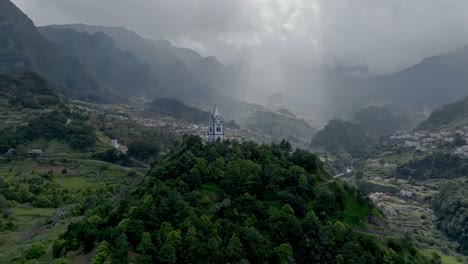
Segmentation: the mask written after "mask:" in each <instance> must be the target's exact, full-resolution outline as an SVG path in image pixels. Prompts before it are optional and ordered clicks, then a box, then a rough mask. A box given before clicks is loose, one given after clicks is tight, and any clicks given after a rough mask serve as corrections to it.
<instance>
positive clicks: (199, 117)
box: [149, 97, 210, 124]
mask: <svg viewBox="0 0 468 264" xmlns="http://www.w3.org/2000/svg"><path fill="white" fill-rule="evenodd" d="M149 110H150V111H153V112H155V113H160V114H163V115H168V116H172V117H175V118H177V119H181V120H185V121H187V122H190V123H196V124H201V123H203V124H208V120H209V118H210V113H208V112H205V111H202V110H199V109H197V108H194V107H191V106H188V105H186V104H184V103H182V102H181V101H179V100H177V99H175V98H171V97H161V98H157V99H155V100H154V101H153V102H151V103H150V105H149Z"/></svg>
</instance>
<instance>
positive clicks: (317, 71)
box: [14, 0, 468, 116]
mask: <svg viewBox="0 0 468 264" xmlns="http://www.w3.org/2000/svg"><path fill="white" fill-rule="evenodd" d="M14 2H15V4H17V5H18V6H19V7H20V8H21V9H22V10H24V11H25V12H26V13H27V14H28V15H29V16H30V17H31V18H33V20H34V21H35V22H36V23H37V24H39V25H47V24H73V23H76V22H82V23H85V24H91V25H106V26H112V27H121V26H124V27H126V28H128V29H131V30H134V32H137V33H138V34H140V36H141V37H142V38H147V39H154V40H159V39H168V40H170V41H171V42H172V43H173V44H174V45H175V46H179V47H184V48H190V49H191V50H188V49H179V50H178V51H176V49H177V48H174V47H172V45H169V44H168V42H166V41H159V43H158V41H156V42H154V43H155V44H156V45H155V46H157V47H158V49H160V50H164V49H167V48H169V49H172V53H173V54H174V58H169V57H166V58H161V57H158V62H159V63H161V64H165V63H167V62H168V60H171V63H172V62H174V61H177V60H180V61H183V62H184V63H185V64H187V65H186V67H185V68H188V69H177V71H178V72H177V74H178V75H179V76H180V75H184V74H188V73H187V72H185V73H184V71H186V70H188V71H189V72H191V73H193V74H194V75H195V76H196V78H197V81H198V83H200V85H201V86H210V85H213V86H217V87H218V88H217V89H224V88H225V87H223V88H220V87H219V86H229V87H228V88H226V89H225V90H227V91H229V92H228V93H227V94H230V95H236V96H237V97H239V98H241V99H243V100H245V101H249V102H259V103H267V102H268V100H265V98H268V97H269V96H271V95H273V94H275V93H280V94H282V98H283V101H282V102H281V103H282V104H286V105H291V104H292V105H294V106H297V107H298V108H299V109H303V108H304V107H306V108H308V109H307V111H310V110H314V111H319V110H324V108H327V109H326V111H328V112H329V111H332V112H334V114H335V115H338V116H342V115H343V111H349V109H350V107H351V108H352V109H354V108H359V107H361V106H362V104H363V103H368V102H371V101H372V102H374V101H378V102H390V103H405V104H407V103H409V104H413V103H417V104H423V105H425V106H428V107H433V106H434V104H435V105H437V104H439V103H443V102H447V101H453V100H454V99H457V98H458V97H459V96H460V94H463V93H465V91H466V89H465V90H463V91H462V92H460V91H459V89H461V88H460V87H458V88H453V89H455V90H454V91H452V90H450V91H446V92H444V94H441V93H438V92H437V91H432V88H431V87H429V88H427V87H425V86H426V84H429V85H430V86H431V85H438V86H439V87H441V86H443V85H444V82H445V81H444V78H446V76H439V75H443V74H444V73H443V72H440V71H438V69H437V66H436V65H434V66H432V65H431V64H437V63H438V62H436V61H434V59H433V60H432V61H431V60H424V61H423V62H422V63H421V64H422V65H419V68H418V66H416V68H414V69H413V70H408V71H404V70H405V69H406V68H408V67H410V66H412V65H415V64H418V63H420V62H421V61H422V60H423V59H424V58H426V57H430V56H434V55H439V54H445V53H447V52H451V51H454V50H457V49H459V48H460V47H462V46H463V45H465V44H466V43H468V38H467V36H468V29H467V28H466V27H463V26H462V25H464V24H466V23H467V22H468V21H467V20H468V18H466V16H465V14H464V12H463V11H462V10H464V8H463V5H465V3H461V2H460V1H455V0H450V1H443V2H440V1H422V0H418V1H411V2H408V1H403V0H401V1H392V2H374V1H364V0H362V1H361V0H359V1H345V2H343V1H318V0H314V1H304V0H295V1H261V0H255V1H192V0H186V1H136V2H131V3H130V2H128V1H99V2H96V1H54V0H45V1H25V0H16V1H14ZM467 5H468V4H467ZM467 7H468V6H467ZM351 21H352V23H350V22H351ZM79 27H80V26H79V25H74V26H73V28H75V29H79V30H85V31H88V32H96V31H97V30H99V29H98V28H94V29H90V28H88V29H85V28H81V29H80V28H79ZM111 31H113V32H111ZM117 31H118V30H115V29H114V30H107V31H106V33H107V34H108V35H111V36H112V37H113V38H114V39H115V38H116V37H117V36H116V34H119V33H118V32H117ZM132 35H133V37H134V38H139V37H137V35H136V34H133V32H132ZM128 37H131V36H128ZM128 40H129V39H127V42H125V40H123V39H120V41H119V40H116V42H117V45H118V46H119V47H120V48H123V49H124V50H129V49H130V48H131V47H130V46H129V45H135V43H130V42H128ZM193 50H196V52H195V51H193ZM145 51H146V49H145V47H141V46H140V47H138V49H133V54H134V55H135V56H136V57H139V58H141V57H142V56H146V55H147V54H145ZM138 52H141V54H138ZM155 52H156V51H155ZM160 53H161V54H160V55H162V56H167V55H165V54H166V53H165V52H160ZM199 54H202V55H203V56H216V57H217V58H218V60H219V61H221V62H222V63H223V64H224V65H225V66H224V65H221V64H220V63H218V60H217V59H215V58H206V59H203V60H201V59H200V57H201V56H200V55H199ZM461 56H463V55H461ZM452 57H457V60H458V61H451V60H450V59H447V60H448V61H445V62H444V65H445V64H447V63H448V64H449V65H455V64H457V63H459V62H460V61H459V60H462V58H460V56H452ZM452 59H454V60H455V58H452ZM441 60H444V59H443V58H441ZM150 64H151V66H152V67H153V68H157V67H158V65H157V64H156V63H150ZM455 67H456V66H455ZM421 68H424V69H426V68H427V69H429V70H434V73H433V74H428V76H430V77H432V78H434V79H433V80H426V81H424V82H423V81H420V78H419V77H418V80H417V81H415V83H414V82H413V81H412V80H410V79H411V78H413V77H411V76H408V75H412V76H413V75H414V74H416V75H417V74H418V73H417V72H418V71H420V70H418V69H421ZM400 71H404V72H403V73H401V74H396V75H391V76H389V77H384V78H376V79H371V80H370V81H367V80H366V81H362V79H360V78H358V79H357V80H356V78H355V77H356V76H360V77H368V76H376V75H385V74H389V73H397V72H400ZM213 72H215V73H216V74H211V75H210V74H209V73H213ZM413 72H414V73H413ZM174 74H175V73H174ZM213 75H215V76H217V77H213ZM350 76H352V77H350ZM462 77H463V76H458V75H457V76H450V77H449V78H451V79H453V78H455V79H456V78H462ZM180 78H182V77H180ZM456 82H457V81H455V83H456ZM396 83H404V84H408V83H411V85H409V84H408V85H407V86H406V87H405V86H404V87H401V86H399V85H398V89H400V90H401V91H400V90H399V91H394V90H393V89H396V88H395V86H397V85H396ZM178 85H179V86H184V85H186V84H183V83H178ZM422 87H424V88H422ZM413 88H414V89H415V91H409V90H411V89H413ZM356 89H357V90H360V91H356ZM421 89H426V90H428V89H429V90H431V92H430V93H426V95H425V96H423V98H418V99H417V100H413V99H412V97H414V94H415V93H419V92H420V90H421ZM457 89H458V90H457ZM233 90H235V91H236V92H233ZM440 90H445V88H440ZM400 93H402V94H400ZM406 93H408V94H406ZM400 95H402V96H400ZM432 95H433V97H434V98H431V96H432ZM337 96H339V97H346V99H347V100H344V98H343V99H337V98H336V97H337ZM350 96H351V97H350ZM400 99H401V100H402V101H401V102H400ZM330 105H334V106H337V107H338V108H342V109H340V110H336V111H335V110H334V109H335V108H333V107H330ZM353 107H354V108H353Z"/></svg>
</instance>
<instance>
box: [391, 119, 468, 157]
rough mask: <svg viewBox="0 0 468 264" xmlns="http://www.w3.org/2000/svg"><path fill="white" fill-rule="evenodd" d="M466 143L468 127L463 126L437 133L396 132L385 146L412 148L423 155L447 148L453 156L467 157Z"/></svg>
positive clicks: (467, 140) (467, 146)
mask: <svg viewBox="0 0 468 264" xmlns="http://www.w3.org/2000/svg"><path fill="white" fill-rule="evenodd" d="M455 141H457V142H455ZM467 142H468V126H464V127H461V128H459V129H456V130H441V131H437V132H431V131H417V132H397V133H395V134H394V135H392V136H390V137H389V141H388V142H387V144H389V145H394V146H399V147H404V148H414V149H415V150H417V151H421V152H424V153H430V152H433V151H435V150H438V149H439V148H440V147H444V146H449V147H450V148H451V149H452V153H453V154H455V155H459V156H461V157H468V145H467ZM453 146H455V147H453Z"/></svg>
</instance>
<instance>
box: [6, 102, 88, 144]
mask: <svg viewBox="0 0 468 264" xmlns="http://www.w3.org/2000/svg"><path fill="white" fill-rule="evenodd" d="M86 119H87V117H86V116H84V115H82V114H80V113H76V112H71V111H68V110H63V111H53V112H49V113H46V114H43V115H42V116H40V117H38V118H36V119H33V120H31V121H30V122H29V124H27V125H25V126H20V127H16V128H7V129H4V130H2V131H0V153H5V152H6V151H7V150H8V149H9V148H15V147H16V146H18V145H20V144H21V145H25V144H27V143H29V142H31V141H33V140H36V139H40V138H44V139H46V140H59V141H63V142H66V143H69V144H70V146H71V147H72V148H74V149H78V150H90V149H93V148H94V147H95V144H96V135H95V132H94V128H93V127H91V126H90V125H88V124H86Z"/></svg>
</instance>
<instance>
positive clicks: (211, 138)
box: [208, 106, 224, 143]
mask: <svg viewBox="0 0 468 264" xmlns="http://www.w3.org/2000/svg"><path fill="white" fill-rule="evenodd" d="M218 139H219V140H220V141H223V140H224V127H223V118H222V117H221V115H220V114H219V111H218V108H217V107H216V106H215V107H214V109H213V113H212V114H211V117H210V123H209V124H208V142H210V143H215V142H216V141H217V140H218Z"/></svg>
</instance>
